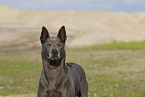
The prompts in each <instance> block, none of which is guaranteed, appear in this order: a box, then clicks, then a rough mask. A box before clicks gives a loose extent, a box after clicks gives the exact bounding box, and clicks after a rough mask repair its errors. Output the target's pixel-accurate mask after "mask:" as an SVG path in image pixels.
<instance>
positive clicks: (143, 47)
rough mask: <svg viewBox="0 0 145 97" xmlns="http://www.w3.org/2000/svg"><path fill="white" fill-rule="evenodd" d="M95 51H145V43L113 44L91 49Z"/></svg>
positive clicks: (95, 46)
mask: <svg viewBox="0 0 145 97" xmlns="http://www.w3.org/2000/svg"><path fill="white" fill-rule="evenodd" d="M89 49H93V50H118V49H119V50H145V41H130V42H116V41H114V42H112V43H107V44H102V45H93V46H91V47H89Z"/></svg>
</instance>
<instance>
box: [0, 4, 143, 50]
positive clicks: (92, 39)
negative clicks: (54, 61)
mask: <svg viewBox="0 0 145 97" xmlns="http://www.w3.org/2000/svg"><path fill="white" fill-rule="evenodd" d="M0 13H3V14H1V15H0V50H1V51H2V50H10V49H22V48H23V49H25V48H36V47H40V44H39V35H40V31H41V27H42V26H43V25H44V26H46V27H47V28H48V30H49V31H50V32H51V34H52V33H54V35H56V34H57V31H58V29H59V28H60V27H61V26H62V25H65V26H66V29H67V35H68V41H67V46H68V47H73V48H74V47H82V46H90V45H94V44H103V43H108V42H112V41H141V40H145V27H144V25H145V13H132V14H128V13H107V12H75V11H55V12H51V11H49V12H47V11H35V10H26V11H24V10H23V11H22V10H18V9H14V8H10V7H7V6H3V5H0Z"/></svg>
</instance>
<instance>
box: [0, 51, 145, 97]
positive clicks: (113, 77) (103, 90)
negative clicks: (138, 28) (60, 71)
mask: <svg viewBox="0 0 145 97" xmlns="http://www.w3.org/2000/svg"><path fill="white" fill-rule="evenodd" d="M144 53H145V51H144V50H133V51H132V50H95V49H93V50H92V49H91V50H89V51H86V50H84V49H79V50H77V49H68V50H67V62H75V63H78V64H80V65H81V66H82V67H83V68H84V69H85V72H86V75H87V80H88V85H89V97H95V96H97V97H144V96H145V92H144V91H145V83H144V82H145V77H144V76H145V69H144V63H145V60H144V58H145V54H144ZM41 68H42V63H41V57H40V52H39V51H37V52H23V53H7V54H0V95H2V96H6V95H19V94H32V93H36V92H37V87H38V81H39V77H40V72H41Z"/></svg>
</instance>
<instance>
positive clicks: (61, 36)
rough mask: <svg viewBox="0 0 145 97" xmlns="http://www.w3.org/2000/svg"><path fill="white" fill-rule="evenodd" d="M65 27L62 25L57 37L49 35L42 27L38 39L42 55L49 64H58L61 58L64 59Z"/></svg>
mask: <svg viewBox="0 0 145 97" xmlns="http://www.w3.org/2000/svg"><path fill="white" fill-rule="evenodd" d="M66 38H67V37H66V31H65V27H64V26H62V27H61V28H60V29H59V31H58V35H57V37H50V36H49V32H48V30H47V29H46V28H45V27H42V32H41V36H40V41H41V44H42V57H43V58H45V59H46V60H47V61H48V62H49V65H51V66H55V67H56V66H59V65H60V62H61V60H62V59H65V41H66Z"/></svg>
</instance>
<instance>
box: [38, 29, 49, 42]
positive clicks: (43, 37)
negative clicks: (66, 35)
mask: <svg viewBox="0 0 145 97" xmlns="http://www.w3.org/2000/svg"><path fill="white" fill-rule="evenodd" d="M48 37H50V36H49V33H48V30H47V29H46V28H45V27H44V26H43V27H42V31H41V36H40V41H41V43H43V42H44V41H45V40H46V39H47V38H48Z"/></svg>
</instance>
